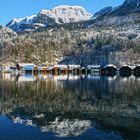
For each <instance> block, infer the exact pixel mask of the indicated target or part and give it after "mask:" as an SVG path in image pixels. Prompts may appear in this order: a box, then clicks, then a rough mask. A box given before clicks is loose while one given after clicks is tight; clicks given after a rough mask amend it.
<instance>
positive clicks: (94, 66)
mask: <svg viewBox="0 0 140 140" xmlns="http://www.w3.org/2000/svg"><path fill="white" fill-rule="evenodd" d="M100 67H101V66H100V65H88V66H87V68H100Z"/></svg>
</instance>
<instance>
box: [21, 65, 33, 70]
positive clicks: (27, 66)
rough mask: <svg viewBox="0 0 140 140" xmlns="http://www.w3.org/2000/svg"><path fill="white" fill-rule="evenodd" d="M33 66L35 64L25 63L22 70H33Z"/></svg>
mask: <svg viewBox="0 0 140 140" xmlns="http://www.w3.org/2000/svg"><path fill="white" fill-rule="evenodd" d="M34 67H35V65H26V66H24V67H23V69H22V70H25V71H27V70H33V69H34Z"/></svg>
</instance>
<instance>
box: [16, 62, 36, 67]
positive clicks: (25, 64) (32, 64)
mask: <svg viewBox="0 0 140 140" xmlns="http://www.w3.org/2000/svg"><path fill="white" fill-rule="evenodd" d="M18 65H19V66H20V67H25V66H35V64H34V63H18Z"/></svg>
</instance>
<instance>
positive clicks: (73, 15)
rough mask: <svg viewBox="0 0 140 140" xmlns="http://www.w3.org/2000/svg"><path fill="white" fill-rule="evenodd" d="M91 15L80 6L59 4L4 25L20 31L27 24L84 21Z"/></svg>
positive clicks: (30, 25)
mask: <svg viewBox="0 0 140 140" xmlns="http://www.w3.org/2000/svg"><path fill="white" fill-rule="evenodd" d="M91 17H92V14H90V13H88V12H87V11H86V10H85V9H84V8H83V7H81V6H68V5H60V6H56V7H54V8H53V9H51V10H45V9H43V10H41V11H40V12H39V13H38V14H37V15H32V16H27V17H25V18H19V19H13V20H11V21H10V22H9V23H8V24H7V25H6V26H7V27H9V28H11V29H13V30H14V31H22V30H26V29H28V26H29V29H30V27H32V29H37V28H38V27H40V26H41V27H42V26H43V27H45V26H46V27H47V26H49V25H55V24H65V23H72V22H79V21H86V20H89V19H90V18H91ZM23 26H24V27H23ZM24 28H25V29H24Z"/></svg>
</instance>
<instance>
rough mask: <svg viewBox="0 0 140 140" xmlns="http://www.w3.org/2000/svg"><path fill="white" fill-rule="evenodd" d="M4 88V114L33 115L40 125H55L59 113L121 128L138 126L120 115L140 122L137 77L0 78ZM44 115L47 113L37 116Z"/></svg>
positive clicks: (1, 106)
mask: <svg viewBox="0 0 140 140" xmlns="http://www.w3.org/2000/svg"><path fill="white" fill-rule="evenodd" d="M0 91H2V92H1V94H0V111H1V113H4V114H7V115H8V116H9V117H10V118H12V119H14V120H15V119H16V118H17V117H19V116H20V117H21V119H25V120H26V119H27V118H28V119H29V118H30V120H32V122H33V123H34V122H35V124H37V125H38V126H40V127H45V128H46V127H47V128H48V127H51V126H50V123H51V122H54V121H55V118H56V117H57V116H61V117H62V120H63V118H68V119H70V120H72V119H84V120H88V119H93V118H94V119H95V118H96V119H97V120H98V119H102V120H103V122H102V123H103V124H104V122H108V123H107V124H108V125H109V126H108V125H107V124H106V125H105V124H104V125H105V126H106V127H110V126H112V127H117V128H118V125H119V126H120V127H121V126H122V127H130V128H131V129H133V125H135V123H131V124H129V123H127V120H126V121H125V122H124V124H123V123H122V124H120V123H119V122H118V121H116V120H118V118H119V119H121V118H123V117H125V118H130V119H131V122H132V120H133V122H139V117H140V116H139V114H140V94H139V91H140V83H139V79H137V78H132V77H130V78H120V77H112V78H111V77H110V78H107V77H96V78H95V79H94V77H84V78H83V77H80V79H75V80H68V79H66V80H58V81H56V80H55V79H54V78H48V79H46V80H38V79H37V80H36V81H34V82H21V83H18V82H17V81H16V80H15V81H8V80H0ZM40 114H43V116H42V117H36V116H40ZM109 116H110V117H109ZM107 118H108V119H109V120H108V121H106V119H107ZM114 118H115V119H114ZM23 122H28V121H23ZM29 122H30V121H29ZM60 122H61V121H60ZM127 124H128V125H127ZM47 128H46V129H47ZM135 128H139V126H136V127H135Z"/></svg>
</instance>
